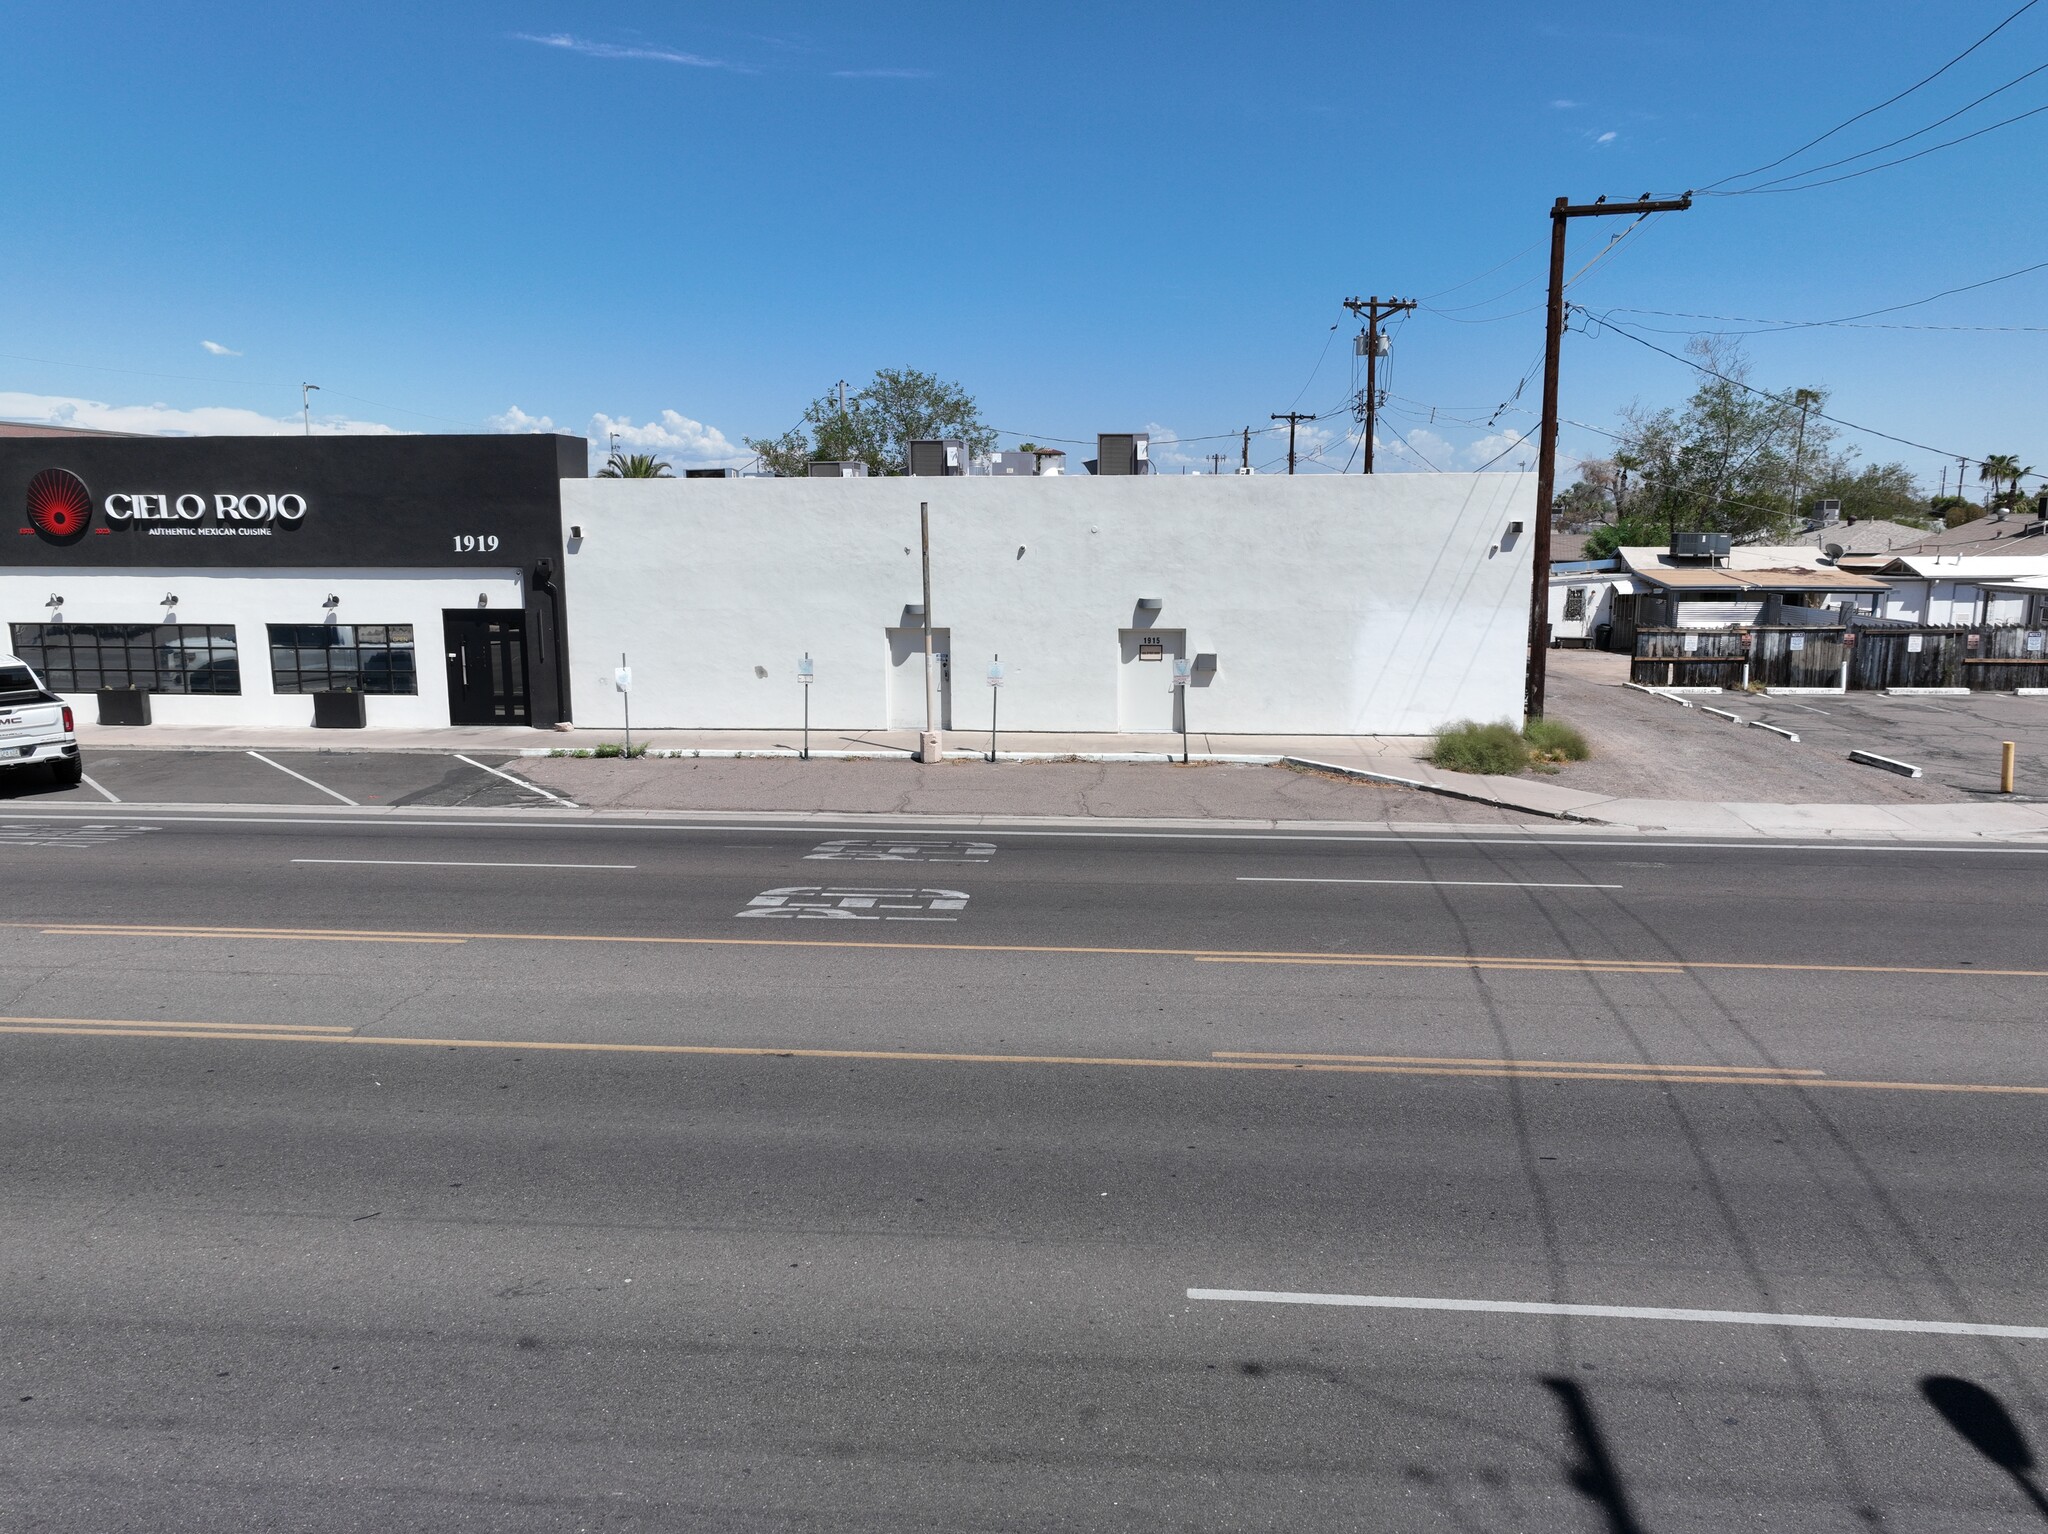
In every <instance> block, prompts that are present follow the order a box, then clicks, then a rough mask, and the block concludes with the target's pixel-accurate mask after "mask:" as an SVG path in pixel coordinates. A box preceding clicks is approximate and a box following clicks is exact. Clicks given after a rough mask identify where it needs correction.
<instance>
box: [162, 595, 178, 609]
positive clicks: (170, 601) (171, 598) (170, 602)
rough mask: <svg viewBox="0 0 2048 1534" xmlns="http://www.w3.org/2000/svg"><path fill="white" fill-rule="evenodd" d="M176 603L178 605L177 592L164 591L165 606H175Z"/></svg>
mask: <svg viewBox="0 0 2048 1534" xmlns="http://www.w3.org/2000/svg"><path fill="white" fill-rule="evenodd" d="M177 605H178V594H177V592H175V591H166V592H165V593H164V606H166V607H176V606H177Z"/></svg>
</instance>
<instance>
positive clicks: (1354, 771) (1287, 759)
mask: <svg viewBox="0 0 2048 1534" xmlns="http://www.w3.org/2000/svg"><path fill="white" fill-rule="evenodd" d="M1280 765H1281V766H1283V767H1302V768H1307V769H1309V770H1311V771H1314V772H1334V773H1336V774H1337V775H1338V776H1339V777H1345V778H1358V779H1361V780H1362V781H1364V782H1367V783H1386V784H1390V785H1392V786H1393V787H1395V788H1413V789H1418V790H1420V791H1421V792H1423V793H1425V794H1441V795H1442V796H1443V797H1444V798H1446V799H1463V800H1465V801H1467V802H1468V803H1471V804H1487V805H1492V806H1493V807H1494V808H1495V809H1502V810H1520V811H1521V812H1522V813H1523V814H1525V815H1542V816H1546V817H1547V818H1549V819H1551V820H1568V821H1577V822H1580V823H1582V824H1588V825H1591V824H1597V822H1595V821H1593V820H1591V819H1590V817H1588V816H1585V815H1576V814H1573V813H1572V812H1571V811H1570V810H1553V809H1544V808H1542V807H1540V806H1538V805H1533V804H1517V803H1515V802H1514V801H1513V800H1512V799H1504V798H1502V797H1501V796H1500V795H1499V794H1497V793H1494V792H1492V791H1491V790H1488V789H1485V788H1460V787H1459V786H1457V785H1456V784H1454V783H1443V782H1436V781H1432V780H1430V779H1428V778H1413V777H1404V776H1402V775H1401V774H1400V773H1397V772H1379V771H1376V770H1374V769H1373V768H1370V767H1344V766H1340V765H1338V764H1337V763H1335V762H1317V761H1312V760H1310V759H1309V758H1308V757H1305V756H1283V757H1281V758H1280ZM1460 776H1464V775H1463V774H1460ZM1472 781H1473V782H1475V783H1483V782H1484V781H1485V780H1484V779H1483V778H1475V779H1473V780H1472Z"/></svg>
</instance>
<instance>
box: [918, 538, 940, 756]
mask: <svg viewBox="0 0 2048 1534" xmlns="http://www.w3.org/2000/svg"><path fill="white" fill-rule="evenodd" d="M917 536H918V544H919V548H920V553H921V555H922V563H923V567H924V733H923V734H922V735H921V736H919V737H918V742H917V759H918V760H919V761H921V762H924V763H926V764H928V765H929V764H930V763H933V762H936V761H938V760H939V759H940V757H942V756H943V755H944V754H945V743H944V742H943V741H941V740H940V739H939V682H938V676H937V674H936V673H935V672H934V670H933V668H932V508H931V503H930V502H929V501H919V502H918V503H917Z"/></svg>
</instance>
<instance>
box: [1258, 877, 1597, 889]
mask: <svg viewBox="0 0 2048 1534" xmlns="http://www.w3.org/2000/svg"><path fill="white" fill-rule="evenodd" d="M1237 882H1238V883H1239V884H1426V885H1431V886H1435V885H1456V886H1457V887H1458V888H1460V889H1476V890H1618V889H1620V888H1621V886H1620V885H1619V884H1534V883H1529V882H1526V881H1524V880H1521V879H1308V878H1299V879H1297V878H1283V877H1281V876H1280V875H1277V874H1271V875H1267V874H1239V875H1238V876H1237Z"/></svg>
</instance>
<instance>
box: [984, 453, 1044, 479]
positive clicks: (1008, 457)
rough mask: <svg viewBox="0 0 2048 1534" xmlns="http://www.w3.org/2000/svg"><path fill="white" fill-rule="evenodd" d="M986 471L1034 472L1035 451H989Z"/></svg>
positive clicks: (1018, 473)
mask: <svg viewBox="0 0 2048 1534" xmlns="http://www.w3.org/2000/svg"><path fill="white" fill-rule="evenodd" d="M988 471H989V473H991V474H996V475H1022V474H1036V473H1037V472H1038V455H1037V454H1036V453H991V454H990V455H989V460H988Z"/></svg>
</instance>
